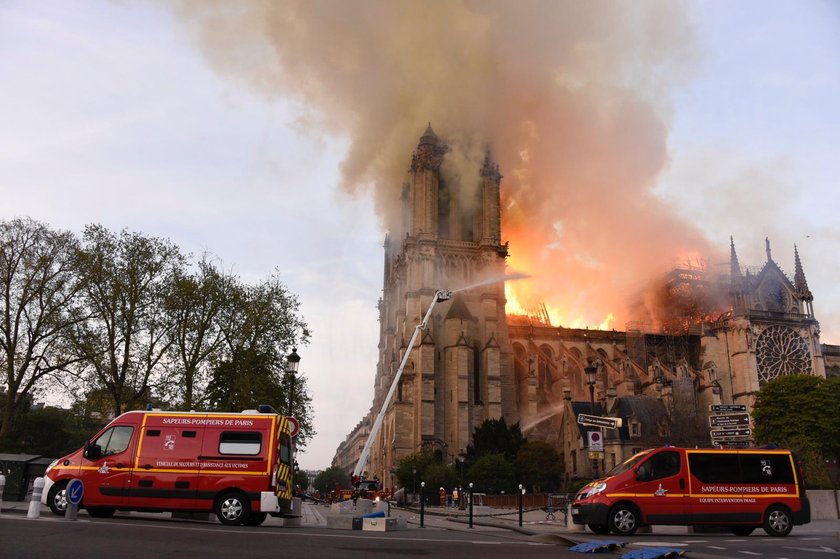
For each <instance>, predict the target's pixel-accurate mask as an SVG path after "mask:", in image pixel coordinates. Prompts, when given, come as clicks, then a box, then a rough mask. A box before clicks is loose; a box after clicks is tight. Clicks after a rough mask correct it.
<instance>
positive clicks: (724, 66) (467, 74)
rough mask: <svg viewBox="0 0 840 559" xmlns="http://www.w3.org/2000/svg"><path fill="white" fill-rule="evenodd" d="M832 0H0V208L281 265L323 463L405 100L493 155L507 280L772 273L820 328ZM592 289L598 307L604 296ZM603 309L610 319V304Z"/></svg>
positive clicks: (344, 394)
mask: <svg viewBox="0 0 840 559" xmlns="http://www.w3.org/2000/svg"><path fill="white" fill-rule="evenodd" d="M838 55H840V8H838V5H837V4H836V3H833V2H828V1H825V2H823V1H817V0H809V1H805V2H799V3H795V4H794V3H790V2H768V1H766V0H764V1H760V2H759V1H745V2H724V1H707V2H688V3H678V2H652V1H651V2H624V3H615V2H554V1H531V2H508V1H498V2H494V1H487V0H483V1H475V2H471V1H461V2H454V1H446V2H444V1H435V0H426V1H422V2H421V1H416V2H407V1H378V2H367V1H361V0H355V1H353V2H338V1H331V2H318V1H312V0H308V1H300V2H298V1H291V0H287V1H284V2H273V1H265V2H223V1H219V2H208V1H195V2H188V1H187V2H161V3H145V2H139V3H137V2H135V3H130V4H124V3H110V2H100V1H96V0H90V1H86V2H81V1H79V2H73V1H66V0H65V1H59V0H55V1H35V2H24V1H17V0H6V1H5V2H3V3H0V84H2V87H0V122H2V126H0V200H2V213H0V216H2V218H3V219H8V218H11V217H14V216H20V215H29V216H31V217H33V218H35V219H38V220H41V221H45V222H47V223H49V224H50V225H52V226H54V227H60V228H67V229H71V230H74V231H77V232H78V231H81V229H82V227H83V226H84V224H86V223H91V222H99V223H102V224H103V225H105V226H107V227H109V228H112V229H115V230H118V229H121V228H123V227H127V228H129V229H132V230H138V231H142V232H144V233H146V234H150V235H156V236H163V237H168V238H170V239H171V240H173V241H174V242H175V243H177V244H179V245H180V246H181V247H183V248H184V249H185V250H189V251H192V252H194V253H200V252H201V251H203V250H208V251H210V252H212V253H214V254H217V255H218V256H219V257H220V258H221V259H222V261H223V262H224V263H225V264H226V265H227V266H228V267H230V268H232V269H233V270H234V271H235V272H236V273H238V274H240V275H241V276H242V277H243V278H245V279H254V280H257V279H261V278H263V277H265V276H267V275H268V274H269V273H270V272H271V271H272V270H273V269H275V268H278V269H279V270H280V272H281V277H282V278H283V281H284V282H285V283H286V284H287V285H288V287H289V288H290V289H291V291H293V292H295V293H297V294H299V295H300V298H301V302H302V313H303V315H304V317H305V319H306V320H307V321H308V322H309V323H310V325H311V326H312V330H313V338H312V343H311V344H310V345H309V346H308V347H306V348H300V349H299V353H300V354H301V356H302V357H303V361H302V362H301V371H302V372H303V374H304V375H306V377H307V379H308V381H309V385H310V388H311V389H312V392H313V396H314V405H315V412H316V418H315V426H316V429H317V431H318V436H316V438H315V439H314V441H313V442H312V443H311V445H310V448H309V449H308V450H307V451H306V453H305V454H304V455H303V456H302V457H301V459H300V460H299V462H300V463H301V465H303V466H304V467H311V468H320V467H326V466H327V465H328V464H329V461H330V459H331V457H332V455H333V452H334V451H335V448H336V446H337V445H338V444H339V443H340V442H341V441H342V440H343V438H344V436H345V435H346V434H347V433H348V432H349V431H350V430H351V429H352V427H353V426H354V425H355V424H356V423H357V422H358V421H359V420H360V419H361V418H362V416H363V415H364V414H365V413H366V412H367V410H368V408H369V407H370V404H371V399H372V394H373V377H374V372H375V363H376V354H377V335H378V322H377V313H376V301H377V299H378V298H379V296H380V294H381V282H382V277H381V274H382V248H381V243H382V239H383V235H384V231H385V230H387V229H388V228H390V227H392V226H393V224H394V223H395V221H394V220H395V219H396V218H397V217H398V215H399V214H398V212H397V206H396V203H397V200H398V194H399V192H400V190H401V188H402V183H403V181H404V178H405V172H406V169H407V166H408V164H409V162H410V154H411V151H412V149H413V148H414V147H415V146H416V145H417V141H418V139H419V137H420V135H421V134H422V133H423V131H424V130H425V127H426V125H427V123H428V122H431V123H432V126H433V128H434V129H435V131H436V132H437V133H438V135H439V136H440V137H441V138H442V139H443V140H445V141H446V142H447V143H449V145H450V146H451V147H452V152H450V155H451V156H452V157H451V159H452V166H451V169H449V171H450V172H455V173H458V174H459V175H460V176H461V178H462V180H463V182H464V183H465V184H469V183H470V181H471V180H472V177H474V176H475V173H476V169H477V164H478V162H479V161H480V159H481V158H482V157H483V154H484V150H485V148H487V147H489V148H490V149H491V150H492V153H493V155H494V158H495V159H496V161H497V162H498V163H499V165H500V170H501V172H502V174H503V175H504V178H503V179H502V197H503V205H504V216H503V234H502V237H503V240H504V241H510V252H511V258H510V259H509V264H510V266H511V267H512V268H514V269H515V270H516V271H520V272H526V273H530V274H531V275H532V276H533V277H532V278H531V279H528V280H521V281H519V282H516V284H515V290H514V293H513V295H514V296H515V297H516V298H517V300H518V301H519V302H520V303H522V304H524V305H526V306H530V305H533V304H535V302H536V301H543V302H545V303H546V304H547V305H548V306H549V308H550V309H551V310H552V311H553V312H552V317H553V319H554V320H555V323H560V324H563V325H565V326H583V325H590V326H593V327H597V326H598V325H601V324H606V325H607V326H608V327H610V328H613V327H614V328H616V329H623V328H624V324H625V322H626V321H627V320H629V319H630V318H635V317H629V316H628V315H627V314H626V311H625V309H624V303H625V302H626V301H627V300H628V298H629V297H630V295H631V294H636V293H638V292H639V291H640V290H641V289H642V288H643V287H644V286H646V285H649V283H650V280H651V277H654V276H656V275H657V274H660V273H662V272H664V271H665V270H667V269H668V268H669V267H671V266H672V265H673V264H674V263H685V262H687V261H691V262H695V263H696V262H699V261H701V260H702V261H703V262H704V263H705V265H706V266H707V267H708V268H709V269H710V270H712V271H716V270H721V271H727V270H728V248H729V236H730V235H732V236H734V238H735V244H736V248H737V250H738V255H739V258H740V261H741V263H742V264H744V265H753V266H760V265H762V264H763V263H764V261H765V253H764V238H765V236H767V237H769V238H770V241H771V244H772V247H773V257H774V260H776V261H777V262H778V263H779V265H780V266H781V267H782V269H784V270H786V271H788V273H789V275H792V274H793V246H794V244H796V245H797V246H798V247H799V252H800V256H801V258H802V261H803V265H804V268H805V272H806V275H807V278H808V282H809V285H810V287H811V290H812V291H813V293H814V297H815V302H814V307H815V312H816V315H817V319H818V320H819V321H820V323H821V325H822V332H823V335H822V341H823V342H826V343H835V344H840V286H838V282H836V281H835V280H834V278H833V277H832V276H833V274H832V271H833V270H835V269H837V268H838V266H840V252H838V246H840V226H838V225H837V223H838V219H837V213H838V210H840V188H838V187H837V181H838V177H840V158H838V157H837V156H836V152H837V149H838V146H839V145H840V141H838V140H840V137H839V136H840V126H838V125H839V124H840V108H838V106H840V104H838V103H837V99H840V65H838V64H837V60H838ZM610 316H612V318H611V319H610V318H609V317H610ZM605 321H606V322H605Z"/></svg>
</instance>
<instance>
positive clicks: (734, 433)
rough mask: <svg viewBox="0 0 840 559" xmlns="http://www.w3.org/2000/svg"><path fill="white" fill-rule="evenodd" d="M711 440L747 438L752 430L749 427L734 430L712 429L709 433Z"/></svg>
mask: <svg viewBox="0 0 840 559" xmlns="http://www.w3.org/2000/svg"><path fill="white" fill-rule="evenodd" d="M709 434H710V435H711V436H712V439H728V438H733V437H749V436H750V435H752V430H751V429H750V428H749V427H736V428H734V429H712V430H711V431H709Z"/></svg>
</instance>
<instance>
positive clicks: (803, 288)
mask: <svg viewBox="0 0 840 559" xmlns="http://www.w3.org/2000/svg"><path fill="white" fill-rule="evenodd" d="M793 257H794V260H795V266H796V272H795V273H794V276H793V282H794V287H795V288H796V291H797V293H799V296H800V297H802V300H804V301H813V300H814V296H813V295H812V294H811V290H810V289H808V280H806V279H805V272H804V271H803V270H802V261H801V260H799V249H797V248H796V245H793Z"/></svg>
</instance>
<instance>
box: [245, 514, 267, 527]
mask: <svg viewBox="0 0 840 559" xmlns="http://www.w3.org/2000/svg"><path fill="white" fill-rule="evenodd" d="M267 516H268V513H266V512H257V513H252V514H251V516H249V517H248V520H246V521H245V526H259V525H260V524H262V523H263V522H265V519H266V517H267Z"/></svg>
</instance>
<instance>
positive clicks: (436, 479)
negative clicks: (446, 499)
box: [418, 462, 458, 489]
mask: <svg viewBox="0 0 840 559" xmlns="http://www.w3.org/2000/svg"><path fill="white" fill-rule="evenodd" d="M418 479H420V480H422V481H425V482H426V487H431V488H432V489H437V488H438V487H445V488H447V489H452V488H453V487H455V486H456V485H458V473H457V472H456V471H455V468H453V467H452V466H450V465H448V464H441V463H440V462H436V463H434V464H429V465H428V466H426V468H425V469H424V470H423V477H421V478H418Z"/></svg>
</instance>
